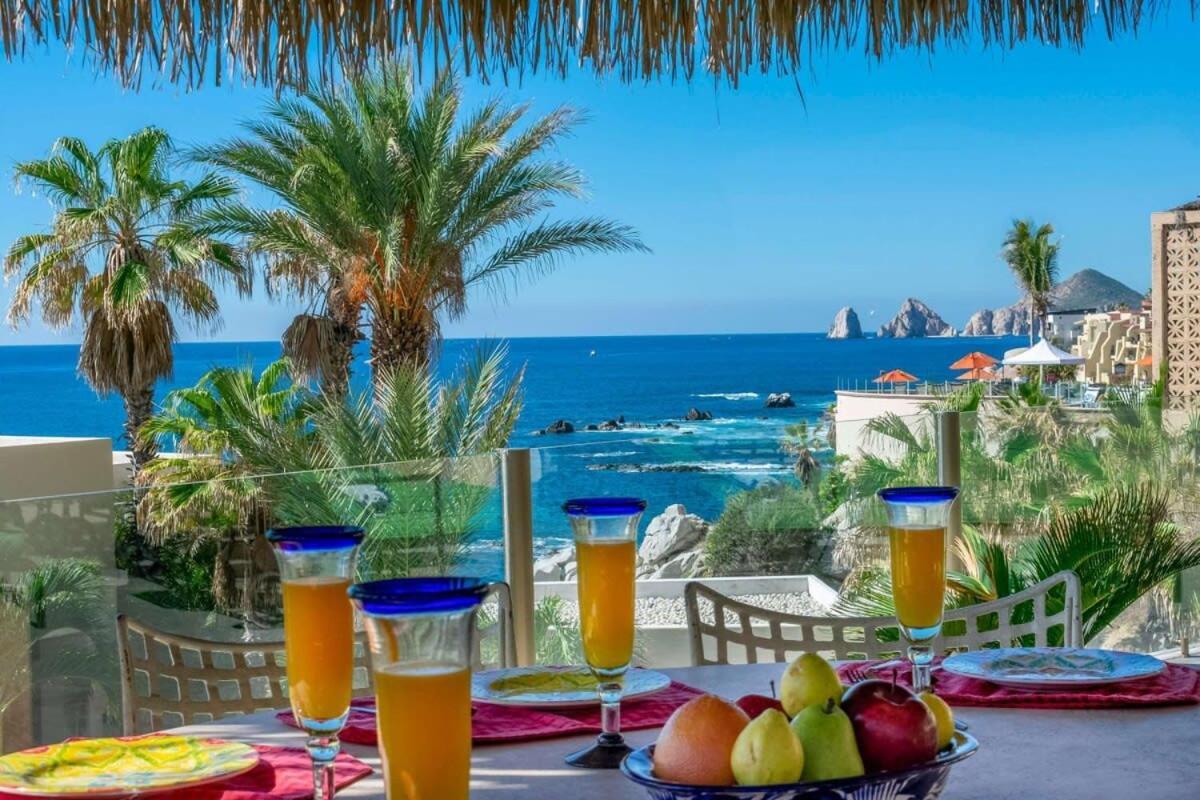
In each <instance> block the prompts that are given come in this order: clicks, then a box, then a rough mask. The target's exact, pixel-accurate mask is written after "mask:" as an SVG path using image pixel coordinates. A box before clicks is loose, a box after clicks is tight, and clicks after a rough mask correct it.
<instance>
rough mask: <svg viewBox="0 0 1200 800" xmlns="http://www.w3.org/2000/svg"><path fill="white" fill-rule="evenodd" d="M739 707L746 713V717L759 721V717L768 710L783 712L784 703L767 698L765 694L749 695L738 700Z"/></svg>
mask: <svg viewBox="0 0 1200 800" xmlns="http://www.w3.org/2000/svg"><path fill="white" fill-rule="evenodd" d="M737 707H738V708H740V709H741V710H742V711H745V712H746V716H747V717H749V718H750V719H758V715H759V714H761V713H762V712H764V711H766V710H767V709H768V708H774V709H776V710H778V711H783V703H781V702H779V701H778V700H776V699H775V698H774V697H767V696H766V695H765V694H748V695H746V696H745V697H740V698H738V700H737Z"/></svg>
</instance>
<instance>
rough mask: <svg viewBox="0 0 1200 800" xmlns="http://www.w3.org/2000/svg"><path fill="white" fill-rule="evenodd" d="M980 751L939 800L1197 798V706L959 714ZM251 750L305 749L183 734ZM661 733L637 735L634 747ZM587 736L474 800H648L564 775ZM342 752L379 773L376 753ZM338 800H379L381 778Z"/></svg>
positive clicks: (262, 719) (763, 675)
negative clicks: (566, 760)
mask: <svg viewBox="0 0 1200 800" xmlns="http://www.w3.org/2000/svg"><path fill="white" fill-rule="evenodd" d="M782 669H783V667H782V665H779V664H753V665H745V666H728V667H693V668H686V669H672V670H664V671H665V672H667V673H668V674H670V675H671V677H673V678H675V679H676V680H678V681H682V682H684V683H687V684H689V685H691V686H695V687H697V688H700V689H704V690H706V691H710V692H714V693H716V694H720V695H722V696H724V697H729V698H736V697H740V696H741V695H744V694H749V693H751V692H764V693H765V692H766V691H767V682H768V681H770V680H777V679H778V678H779V675H780V673H781V671H782ZM959 718H960V719H963V720H965V721H966V722H968V723H969V724H970V728H971V734H972V735H973V736H975V737H976V738H977V739H978V740H979V742H980V749H979V752H978V753H977V754H976V755H975V756H974V757H973V758H971V759H970V760H968V761H966V762H964V763H963V764H961V765H959V766H957V767H955V769H954V771H953V773H952V774H951V779H950V784H949V787H948V788H947V790H946V792H945V794H944V795H943V797H944V798H946V800H967V798H970V800H1033V799H1035V798H1036V799H1038V800H1040V799H1041V798H1054V800H1098V798H1122V800H1123V799H1124V798H1138V799H1139V800H1155V799H1156V798H1164V799H1165V798H1185V797H1197V796H1200V706H1173V707H1168V708H1148V709H1113V710H1102V711H1057V710H1029V709H983V708H963V709H960V710H959ZM180 730H181V731H182V732H186V733H200V734H203V735H207V736H220V737H222V738H227V739H237V740H240V741H245V742H250V743H254V744H276V745H284V746H300V745H301V744H302V743H303V735H302V734H301V733H300V732H299V731H296V730H294V729H292V728H288V727H285V726H284V725H282V724H281V723H279V722H278V721H276V719H275V718H274V715H273V714H269V713H268V714H254V715H251V716H247V717H240V718H234V719H229V720H222V721H220V722H216V723H212V724H208V725H196V726H191V727H188V728H183V729H180ZM656 736H657V731H654V730H647V731H635V732H633V733H630V734H629V735H628V736H627V738H628V740H629V741H630V743H631V744H633V745H634V746H640V745H643V744H648V743H650V742H652V741H654V739H655V737H656ZM590 738H591V737H573V738H569V739H568V738H564V739H549V740H546V741H540V742H530V743H525V744H514V745H490V746H483V747H476V748H475V750H474V754H473V757H472V766H471V796H472V798H474V799H475V800H509V799H510V798H512V799H515V798H521V800H543V799H544V800H560V798H568V797H570V798H573V799H577V800H625V798H629V800H634V798H642V797H645V794H644V793H643V792H642V791H641V790H640V789H639V788H638V787H637V786H635V785H633V784H632V783H629V782H628V781H627V780H625V779H624V778H623V777H622V776H621V775H620V774H619V773H617V772H615V771H612V772H589V771H581V770H576V769H572V768H570V767H567V766H565V765H564V764H563V761H562V757H563V755H564V754H566V753H570V752H572V751H573V750H577V749H579V748H580V747H582V746H584V745H585V744H587V742H588V740H589V739H590ZM346 750H347V752H350V753H352V754H354V755H355V756H357V757H359V758H361V759H363V760H364V761H366V762H367V763H369V764H371V765H372V766H374V767H376V768H378V766H379V755H378V752H377V751H375V750H374V749H373V748H369V747H358V746H354V745H347V746H346ZM338 797H345V798H373V799H375V800H383V798H384V789H383V779H382V778H381V777H380V775H379V773H378V772H377V773H376V774H375V775H373V776H370V777H368V778H366V779H364V780H362V781H359V782H358V783H357V784H355V785H354V786H351V787H349V788H348V789H346V790H345V791H344V792H340V793H339V794H338Z"/></svg>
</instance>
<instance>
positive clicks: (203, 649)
mask: <svg viewBox="0 0 1200 800" xmlns="http://www.w3.org/2000/svg"><path fill="white" fill-rule="evenodd" d="M484 604H485V605H493V607H494V609H495V613H494V614H493V616H494V618H495V624H494V625H492V626H490V627H489V629H487V630H484V631H481V632H480V637H478V638H477V639H476V642H475V660H476V667H480V666H500V667H507V666H511V665H512V664H514V663H515V662H516V655H515V654H516V643H515V641H514V640H513V626H512V602H511V597H510V594H509V589H508V584H507V583H503V582H496V583H493V584H491V586H489V589H488V595H487V597H486V598H485V599H484ZM117 628H118V633H119V648H120V657H121V700H122V722H123V726H124V730H125V733H126V735H134V734H139V733H148V732H151V731H158V730H162V729H164V728H173V727H178V726H181V725H190V724H196V723H204V722H211V721H213V720H215V719H220V718H222V717H227V716H233V715H238V714H249V713H253V712H255V711H267V710H273V709H280V708H286V707H287V705H288V699H287V697H288V695H287V661H286V658H285V655H284V647H283V642H281V641H273V642H218V641H212V640H207V639H198V638H194V637H191V636H181V635H177V634H173V633H167V632H165V631H161V630H158V629H156V628H154V627H152V626H150V625H147V624H145V623H143V622H138V621H136V620H133V619H130V618H129V617H127V616H125V615H124V614H122V615H121V616H119V617H117ZM493 636H494V637H495V638H496V643H495V646H493V647H491V648H490V649H491V650H492V651H493V652H495V653H496V658H497V660H496V662H495V663H490V664H487V665H484V664H481V663H480V660H481V659H480V652H481V640H482V639H488V638H490V637H493ZM368 652H369V649H368V647H367V637H366V633H365V632H361V631H360V632H359V633H358V634H357V635H356V636H355V643H354V683H353V694H354V696H355V697H370V696H371V695H373V694H374V693H375V690H374V686H373V685H372V681H371V670H370V665H369V657H368Z"/></svg>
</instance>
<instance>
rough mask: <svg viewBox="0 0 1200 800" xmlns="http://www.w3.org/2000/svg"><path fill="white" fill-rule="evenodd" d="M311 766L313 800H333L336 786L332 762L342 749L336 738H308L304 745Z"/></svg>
mask: <svg viewBox="0 0 1200 800" xmlns="http://www.w3.org/2000/svg"><path fill="white" fill-rule="evenodd" d="M305 749H307V750H308V755H309V757H310V758H312V765H313V800H333V793H334V791H335V790H336V789H337V784H336V782H335V780H334V774H333V760H334V759H335V758H337V754H338V752H339V751H340V750H341V749H342V743H341V742H340V741H338V738H337V737H336V736H310V737H308V742H307V744H306V745H305Z"/></svg>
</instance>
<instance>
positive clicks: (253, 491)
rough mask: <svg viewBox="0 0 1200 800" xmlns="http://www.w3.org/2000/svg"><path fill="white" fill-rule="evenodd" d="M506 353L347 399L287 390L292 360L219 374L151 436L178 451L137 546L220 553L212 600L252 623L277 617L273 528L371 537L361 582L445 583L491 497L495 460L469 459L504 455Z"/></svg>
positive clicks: (509, 424) (508, 421) (145, 509)
mask: <svg viewBox="0 0 1200 800" xmlns="http://www.w3.org/2000/svg"><path fill="white" fill-rule="evenodd" d="M505 353H506V350H505V348H504V347H502V346H495V347H492V348H490V349H486V350H482V351H480V352H479V353H477V354H476V355H475V356H474V357H472V358H470V359H468V360H467V361H466V362H465V363H464V364H463V365H462V366H461V369H460V370H459V371H458V373H457V374H456V375H454V376H452V377H450V378H448V379H446V380H443V381H440V382H439V381H438V380H436V379H435V378H434V376H433V370H432V367H431V366H430V365H429V364H427V363H426V364H421V365H416V366H411V367H409V366H405V367H401V368H399V369H397V370H395V371H394V372H391V373H389V374H388V376H387V377H386V379H385V380H384V381H383V382H382V383H381V384H380V385H379V386H377V387H376V389H375V390H374V391H373V392H367V393H364V394H363V395H361V396H358V397H350V398H346V399H344V400H343V399H334V398H330V397H320V396H317V395H315V394H313V393H312V392H311V391H310V390H309V389H307V388H306V387H305V386H303V385H300V384H298V383H296V382H294V381H292V380H291V377H290V375H289V372H288V368H289V362H288V361H287V360H280V361H277V362H275V363H273V364H270V365H268V366H267V367H266V368H265V369H263V370H262V372H261V373H258V374H255V372H254V370H253V369H252V368H251V367H249V366H246V367H217V368H214V369H212V370H210V371H209V372H208V373H206V374H205V375H204V376H203V377H202V378H201V379H200V381H199V382H198V383H197V384H196V385H195V386H193V387H188V388H184V389H179V390H176V391H174V392H172V393H171V394H170V395H169V396H168V397H167V400H166V402H165V404H164V407H163V409H162V411H161V412H160V413H159V414H157V415H155V417H153V418H152V419H151V420H150V421H149V422H148V423H147V424H146V426H145V428H144V431H143V435H145V436H153V437H155V438H156V439H157V440H158V441H160V442H161V443H164V444H169V445H170V447H169V449H170V450H171V451H172V454H171V455H169V456H160V457H159V458H158V459H156V460H155V461H154V462H152V463H151V464H150V465H149V466H148V467H147V468H146V469H145V471H144V473H143V476H142V481H141V483H142V485H143V486H144V487H145V489H146V491H145V492H144V493H143V494H142V496H141V500H140V504H141V510H142V517H143V519H144V520H145V521H146V522H145V525H144V534H145V535H146V536H147V537H149V538H150V539H151V541H152V542H153V543H154V544H156V545H160V546H161V545H166V544H172V545H174V546H178V544H179V543H180V542H186V543H187V544H188V545H189V546H191V547H196V548H199V547H213V548H215V549H213V550H212V551H211V552H212V554H213V559H214V560H213V567H212V593H213V598H214V603H215V605H216V606H217V607H218V608H221V609H223V610H240V611H241V612H242V613H243V614H244V615H246V616H247V617H253V616H254V615H255V614H256V613H257V612H258V611H259V610H262V609H264V608H265V609H271V608H273V606H274V602H275V598H274V591H275V587H274V585H273V584H272V583H271V581H269V580H267V581H265V582H264V579H267V578H269V577H270V576H271V575H273V565H274V559H273V556H272V554H271V553H270V551H269V549H267V547H266V544H265V542H264V540H263V537H262V534H263V533H264V532H265V531H266V530H267V529H268V528H270V527H272V526H275V525H299V524H305V525H314V524H357V525H361V526H363V527H364V528H365V529H366V530H367V533H368V536H367V540H366V543H365V545H364V547H363V552H362V557H361V558H360V571H361V573H362V575H363V577H372V576H396V575H405V574H410V573H412V572H414V571H417V570H437V571H447V570H449V569H450V568H451V567H452V566H453V565H454V564H455V563H456V562H457V560H458V559H459V558H460V557H461V555H462V547H463V546H464V544H465V542H466V538H467V536H468V535H469V533H470V532H471V530H472V525H473V520H474V519H475V517H476V515H477V514H478V513H479V511H480V510H481V508H483V507H484V506H485V505H486V503H487V502H488V501H489V498H490V497H491V495H492V492H491V487H492V484H493V481H494V466H495V465H494V464H493V462H492V460H491V457H490V456H484V455H480V457H478V458H471V456H475V455H478V454H486V453H489V452H491V451H494V450H495V449H497V448H499V447H502V446H503V445H504V443H505V442H506V441H507V439H508V436H509V434H510V433H511V431H512V428H513V426H514V425H515V423H516V419H517V415H518V414H519V411H520V407H521V394H520V386H521V381H522V374H521V373H520V372H518V373H516V374H515V375H511V376H509V375H506V374H505V370H504V358H505ZM235 564H238V565H240V567H241V569H242V572H241V574H236V573H235V571H234V565H235Z"/></svg>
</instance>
